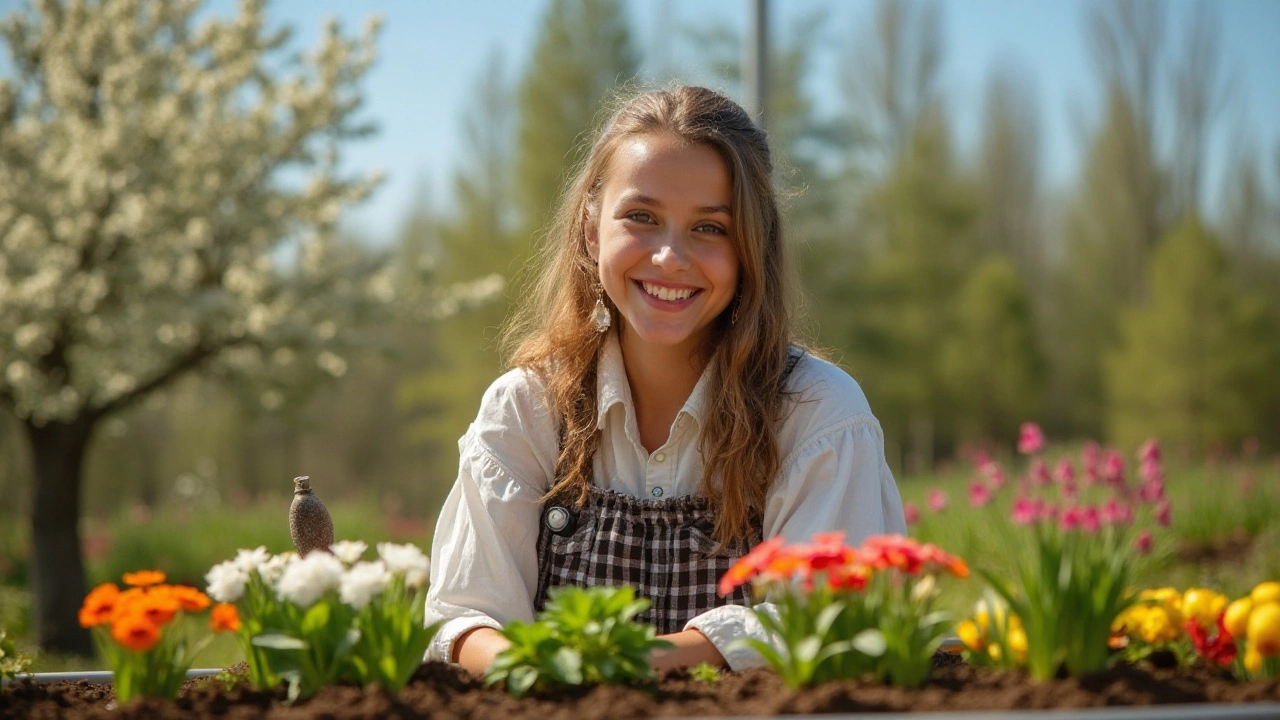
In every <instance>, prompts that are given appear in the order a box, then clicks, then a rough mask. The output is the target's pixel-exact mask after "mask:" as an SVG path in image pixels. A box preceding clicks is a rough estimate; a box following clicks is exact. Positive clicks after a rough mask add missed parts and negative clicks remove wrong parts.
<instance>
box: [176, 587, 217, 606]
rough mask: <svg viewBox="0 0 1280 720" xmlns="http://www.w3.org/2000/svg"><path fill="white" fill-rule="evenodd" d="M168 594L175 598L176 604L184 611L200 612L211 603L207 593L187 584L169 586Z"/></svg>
mask: <svg viewBox="0 0 1280 720" xmlns="http://www.w3.org/2000/svg"><path fill="white" fill-rule="evenodd" d="M169 596H170V597H172V598H173V599H174V600H177V601H178V605H179V606H180V607H181V608H182V609H183V610H184V611H186V612H200V611H201V610H204V609H206V608H208V607H209V606H210V605H212V604H213V601H212V600H210V599H209V596H208V595H205V594H204V593H202V592H200V591H199V590H197V589H195V588H193V587H190V586H188V585H173V586H171V587H170V588H169Z"/></svg>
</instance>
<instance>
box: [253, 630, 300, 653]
mask: <svg viewBox="0 0 1280 720" xmlns="http://www.w3.org/2000/svg"><path fill="white" fill-rule="evenodd" d="M249 642H250V643H252V644H253V645H255V646H257V647H262V648H269V649H271V650H306V649H307V648H309V647H311V646H310V645H308V644H307V642H306V641H305V640H299V639H298V638H296V637H292V636H289V635H285V634H283V633H266V634H264V635H255V636H253V639H252V640H250V641H249Z"/></svg>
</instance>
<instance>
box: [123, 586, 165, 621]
mask: <svg viewBox="0 0 1280 720" xmlns="http://www.w3.org/2000/svg"><path fill="white" fill-rule="evenodd" d="M134 589H135V590H138V589H139V588H134ZM125 595H128V591H126V592H124V593H122V594H121V597H122V598H123V597H124V596H125ZM180 608H181V605H179V604H178V601H177V600H176V599H174V597H173V596H172V595H170V594H169V593H167V592H140V593H139V594H138V595H136V596H134V597H133V598H131V599H130V601H129V602H128V603H123V604H121V606H120V607H119V608H117V610H116V618H117V619H118V618H121V617H124V616H126V615H141V616H143V617H145V618H146V619H147V620H149V621H150V622H152V623H154V624H155V625H157V626H160V625H165V624H167V623H168V622H169V621H171V620H173V616H174V615H176V614H177V613H178V610H179V609H180Z"/></svg>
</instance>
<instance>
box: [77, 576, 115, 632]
mask: <svg viewBox="0 0 1280 720" xmlns="http://www.w3.org/2000/svg"><path fill="white" fill-rule="evenodd" d="M119 597H120V588H118V587H116V585H115V583H103V584H101V585H99V586H98V587H96V588H94V589H93V590H90V591H89V594H88V595H86V596H85V598H84V604H83V605H81V606H80V627H86V628H88V627H96V626H98V625H103V624H106V623H108V622H111V616H112V614H114V613H115V609H116V600H117V598H119Z"/></svg>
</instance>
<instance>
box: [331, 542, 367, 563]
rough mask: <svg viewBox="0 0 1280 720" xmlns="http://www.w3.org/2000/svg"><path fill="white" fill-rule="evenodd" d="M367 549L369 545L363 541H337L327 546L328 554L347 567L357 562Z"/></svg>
mask: <svg viewBox="0 0 1280 720" xmlns="http://www.w3.org/2000/svg"><path fill="white" fill-rule="evenodd" d="M368 549H369V545H368V544H367V543H365V541H363V540H339V541H338V542H336V543H334V544H332V545H330V546H329V552H332V553H333V554H334V555H335V556H337V558H338V559H339V560H341V561H342V562H344V563H346V564H347V565H352V564H354V563H356V562H359V560H360V558H362V557H364V553H365V551H366V550H368Z"/></svg>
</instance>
